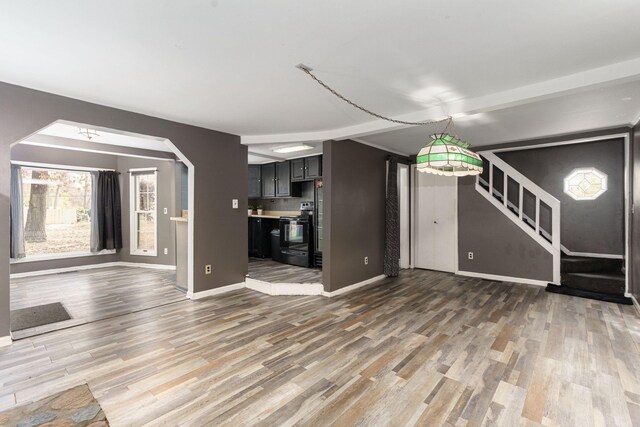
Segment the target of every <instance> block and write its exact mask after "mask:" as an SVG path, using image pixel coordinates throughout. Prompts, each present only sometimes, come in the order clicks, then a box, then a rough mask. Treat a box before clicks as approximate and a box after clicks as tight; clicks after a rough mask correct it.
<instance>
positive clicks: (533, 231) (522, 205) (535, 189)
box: [476, 152, 561, 285]
mask: <svg viewBox="0 0 640 427" xmlns="http://www.w3.org/2000/svg"><path fill="white" fill-rule="evenodd" d="M479 154H480V155H482V157H484V158H485V160H486V162H485V168H487V169H488V181H487V179H486V177H487V173H486V172H485V173H483V175H478V177H477V178H476V190H477V191H478V192H479V193H480V194H482V196H483V197H484V198H485V199H487V200H488V201H489V202H491V203H492V204H493V205H494V206H495V207H496V208H498V209H499V210H500V211H501V212H502V213H503V214H504V215H505V216H506V217H507V218H509V219H510V220H511V221H513V222H514V223H515V224H516V225H517V226H518V227H520V228H521V229H522V230H523V231H524V232H526V233H527V234H528V235H529V236H531V238H533V239H534V240H535V241H536V242H538V244H540V246H542V247H543V248H544V249H546V250H547V251H548V252H549V253H550V254H551V255H552V256H553V283H554V284H556V285H559V284H560V256H561V246H560V201H559V200H558V199H556V198H555V197H553V196H552V195H551V194H549V193H547V192H546V191H544V190H543V189H542V188H540V187H539V186H537V185H536V184H534V183H533V182H532V181H531V180H529V179H528V178H527V177H525V176H524V175H522V174H521V173H520V172H518V171H517V170H515V169H514V168H513V167H511V166H510V165H509V164H508V163H506V162H505V161H503V160H502V159H500V158H499V157H498V156H496V155H495V154H494V153H491V152H480V153H479ZM483 176H484V177H483ZM525 211H526V212H525ZM545 219H546V220H545Z"/></svg>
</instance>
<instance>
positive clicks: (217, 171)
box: [0, 83, 248, 336]
mask: <svg viewBox="0 0 640 427" xmlns="http://www.w3.org/2000/svg"><path fill="white" fill-rule="evenodd" d="M56 120H68V121H72V122H78V123H86V124H89V125H91V126H95V127H103V128H107V129H118V130H121V131H125V132H131V133H137V134H143V135H150V136H155V137H162V138H167V139H169V140H170V141H171V142H172V143H173V144H174V145H175V146H176V147H177V148H178V149H179V150H180V152H181V153H182V154H183V155H184V156H186V157H187V158H188V159H189V160H190V161H191V162H192V163H193V164H194V166H195V186H194V190H195V200H194V204H195V212H194V215H195V223H194V227H195V236H194V259H195V271H194V282H195V284H194V288H195V289H194V290H195V291H196V292H199V291H205V290H208V289H214V288H217V287H220V286H225V285H229V284H233V283H238V282H242V281H244V277H245V274H246V272H247V261H248V260H247V256H246V252H247V225H246V222H247V217H246V215H247V214H246V207H247V206H246V205H247V202H246V200H247V173H246V172H247V147H246V146H242V145H241V144H240V137H238V136H236V135H231V134H225V133H222V132H217V131H213V130H209V129H204V128H199V127H195V126H190V125H185V124H181V123H176V122H171V121H168V120H163V119H159V118H155V117H150V116H145V115H142V114H137V113H132V112H129V111H124V110H118V109H115V108H109V107H105V106H101V105H97V104H91V103H88V102H83V101H80V100H75V99H71V98H66V97H62V96H58V95H53V94H50V93H45V92H40V91H35V90H31V89H27V88H23V87H19V86H14V85H10V84H7V83H0V164H5V165H8V164H9V160H10V145H11V144H14V143H15V142H17V141H20V140H22V139H23V138H25V137H27V136H28V135H30V134H33V133H34V132H36V131H38V130H39V129H42V128H44V127H45V126H47V125H49V124H50V123H52V122H54V121H56ZM9 170H10V168H0V241H4V242H8V241H9V181H10V177H9V175H10V173H9ZM234 198H235V199H238V200H239V201H240V206H239V208H238V209H232V206H231V200H232V199H234ZM0 259H4V260H5V262H4V264H0V336H4V335H8V334H9V271H10V268H9V245H6V244H5V245H0ZM206 264H212V268H213V274H211V275H206V274H205V271H204V266H205V265H206Z"/></svg>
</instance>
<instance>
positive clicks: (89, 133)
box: [78, 128, 100, 141]
mask: <svg viewBox="0 0 640 427" xmlns="http://www.w3.org/2000/svg"><path fill="white" fill-rule="evenodd" d="M78 133H79V134H80V135H82V136H84V137H85V138H87V139H88V140H89V141H91V139H92V138H97V137H99V136H100V134H99V133H98V131H96V130H95V129H89V128H78Z"/></svg>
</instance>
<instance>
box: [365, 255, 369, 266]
mask: <svg viewBox="0 0 640 427" xmlns="http://www.w3.org/2000/svg"><path fill="white" fill-rule="evenodd" d="M364 265H369V257H368V256H366V257H364Z"/></svg>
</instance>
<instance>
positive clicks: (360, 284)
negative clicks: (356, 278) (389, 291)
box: [322, 274, 387, 298]
mask: <svg viewBox="0 0 640 427" xmlns="http://www.w3.org/2000/svg"><path fill="white" fill-rule="evenodd" d="M386 277H387V276H385V275H384V274H380V275H379V276H375V277H372V278H370V279H367V280H363V281H362V282H358V283H354V284H353V285H349V286H345V287H344V288H340V289H338V290H335V291H333V292H327V291H323V292H322V295H323V296H325V297H329V298H331V297H335V296H338V295H342V294H346V293H347V292H351V291H355V290H356V289H358V288H362V287H363V286H367V285H371V284H373V283H376V282H378V281H380V280H382V279H385V278H386Z"/></svg>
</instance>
